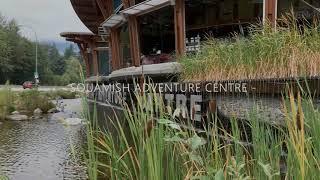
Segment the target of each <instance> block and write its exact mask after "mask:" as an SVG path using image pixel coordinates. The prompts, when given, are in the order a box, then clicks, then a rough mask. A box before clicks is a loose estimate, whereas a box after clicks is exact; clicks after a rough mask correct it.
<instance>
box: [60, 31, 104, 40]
mask: <svg viewBox="0 0 320 180" xmlns="http://www.w3.org/2000/svg"><path fill="white" fill-rule="evenodd" d="M60 36H61V37H64V38H66V40H67V41H71V42H74V43H88V42H92V41H93V42H106V40H105V39H103V38H102V37H101V36H99V35H96V34H93V33H90V32H62V33H60Z"/></svg>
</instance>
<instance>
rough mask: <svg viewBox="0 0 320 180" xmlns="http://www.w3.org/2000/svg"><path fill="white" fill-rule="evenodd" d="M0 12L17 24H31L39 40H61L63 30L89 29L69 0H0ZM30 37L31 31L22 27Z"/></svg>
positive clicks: (31, 36) (23, 31) (84, 30)
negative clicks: (13, 19) (14, 20)
mask: <svg viewBox="0 0 320 180" xmlns="http://www.w3.org/2000/svg"><path fill="white" fill-rule="evenodd" d="M0 13H1V14H3V15H4V16H6V17H7V18H10V19H11V18H15V19H16V20H17V21H18V24H23V25H28V26H32V27H33V28H34V29H35V30H36V32H37V34H38V36H39V39H40V40H41V41H61V40H63V38H61V37H60V36H59V34H60V33H61V32H64V31H77V32H78V31H79V32H87V31H89V30H88V29H87V28H86V27H85V26H84V25H83V23H82V22H81V21H80V19H79V18H78V16H77V15H76V13H75V12H74V10H73V8H72V5H71V3H70V0H0ZM21 32H22V33H23V34H24V35H25V36H27V37H28V38H30V39H33V38H34V36H33V34H32V31H31V30H29V29H27V28H22V30H21Z"/></svg>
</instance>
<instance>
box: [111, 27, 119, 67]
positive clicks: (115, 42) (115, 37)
mask: <svg viewBox="0 0 320 180" xmlns="http://www.w3.org/2000/svg"><path fill="white" fill-rule="evenodd" d="M110 46H111V57H112V58H111V66H112V71H114V70H117V69H119V68H120V31H119V29H117V28H112V29H111V30H110Z"/></svg>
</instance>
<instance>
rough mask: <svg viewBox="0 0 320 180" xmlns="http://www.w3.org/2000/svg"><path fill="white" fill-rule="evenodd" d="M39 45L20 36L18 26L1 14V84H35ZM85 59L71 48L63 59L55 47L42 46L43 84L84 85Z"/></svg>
mask: <svg viewBox="0 0 320 180" xmlns="http://www.w3.org/2000/svg"><path fill="white" fill-rule="evenodd" d="M35 47H36V42H32V41H30V40H29V39H27V38H25V37H23V36H22V35H21V34H20V26H19V25H18V24H17V22H16V21H15V20H14V19H12V20H7V19H6V17H4V16H2V15H1V14H0V84H4V83H5V82H6V81H10V83H11V84H21V83H23V82H24V81H32V80H34V72H35V63H36V61H35V59H36V53H35ZM80 69H83V63H82V59H81V56H80V55H79V53H78V52H75V48H74V47H73V46H72V45H70V46H69V47H68V48H66V49H65V51H64V54H63V55H61V54H60V53H59V50H58V49H57V47H56V45H55V44H54V43H51V44H50V43H39V44H38V72H39V75H40V84H43V85H66V84H69V83H73V82H79V81H80Z"/></svg>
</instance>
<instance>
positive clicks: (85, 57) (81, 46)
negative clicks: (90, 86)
mask: <svg viewBox="0 0 320 180" xmlns="http://www.w3.org/2000/svg"><path fill="white" fill-rule="evenodd" d="M77 45H78V47H79V50H80V54H81V56H82V58H83V61H84V63H85V66H86V77H87V78H88V77H90V63H89V59H88V54H87V53H86V49H87V48H86V46H85V45H84V44H80V43H77Z"/></svg>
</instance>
